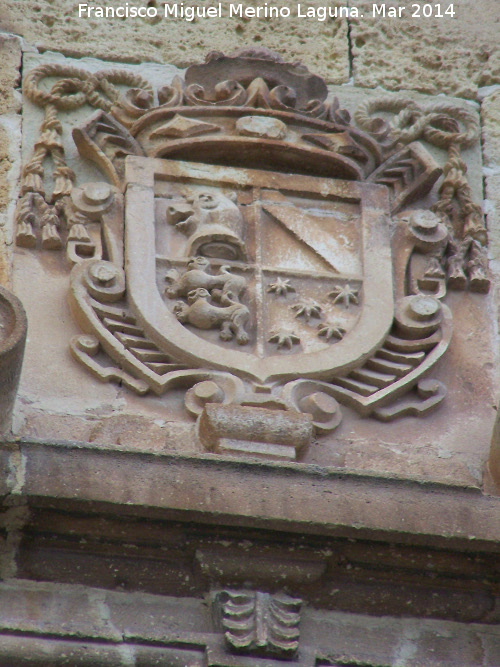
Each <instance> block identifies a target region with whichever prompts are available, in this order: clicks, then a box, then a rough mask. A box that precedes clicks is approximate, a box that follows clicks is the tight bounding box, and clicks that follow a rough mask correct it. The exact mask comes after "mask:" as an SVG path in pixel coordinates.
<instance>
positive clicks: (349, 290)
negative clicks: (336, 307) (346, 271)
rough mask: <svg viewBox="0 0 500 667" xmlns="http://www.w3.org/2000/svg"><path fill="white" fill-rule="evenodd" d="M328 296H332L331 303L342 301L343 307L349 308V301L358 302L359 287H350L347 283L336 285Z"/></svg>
mask: <svg viewBox="0 0 500 667" xmlns="http://www.w3.org/2000/svg"><path fill="white" fill-rule="evenodd" d="M328 296H331V297H333V303H339V302H341V303H343V304H344V308H349V306H350V305H351V303H353V304H355V305H356V304H357V303H359V287H351V286H350V285H349V283H346V284H345V285H337V286H336V287H335V289H334V290H333V292H330V294H329V295H328Z"/></svg>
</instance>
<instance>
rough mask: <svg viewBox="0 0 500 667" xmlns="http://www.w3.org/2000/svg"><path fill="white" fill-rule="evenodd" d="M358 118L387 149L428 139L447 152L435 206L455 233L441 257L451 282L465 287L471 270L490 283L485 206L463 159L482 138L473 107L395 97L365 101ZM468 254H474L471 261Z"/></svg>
mask: <svg viewBox="0 0 500 667" xmlns="http://www.w3.org/2000/svg"><path fill="white" fill-rule="evenodd" d="M377 112H383V113H392V114H394V116H393V118H392V119H391V120H390V121H387V120H385V119H384V118H382V117H380V116H377V115H376V114H377ZM354 117H355V120H356V122H357V123H358V125H359V126H360V127H361V128H362V129H363V130H365V131H367V132H369V133H370V134H373V135H374V136H376V137H377V138H378V139H379V140H380V141H383V142H385V145H386V148H387V149H388V150H394V149H396V148H397V147H399V146H401V145H407V144H409V143H411V142H413V141H417V140H419V139H424V140H425V141H428V142H429V143H430V144H432V145H433V146H437V147H439V148H443V149H446V150H447V151H448V159H447V161H446V164H445V165H444V169H443V171H444V180H443V182H442V184H441V187H440V189H439V200H438V201H437V202H436V203H435V204H434V205H433V206H432V210H433V211H434V212H435V213H437V214H438V215H439V216H440V218H441V220H442V221H443V223H445V224H446V226H447V227H448V230H449V232H450V242H449V244H448V248H447V254H448V256H447V258H445V257H444V256H442V257H440V258H439V261H440V262H442V263H446V264H447V269H448V271H447V274H448V280H449V283H450V284H452V285H454V286H455V287H458V288H460V289H463V288H464V287H465V284H466V283H467V278H466V275H465V270H468V272H469V276H470V279H471V285H472V284H473V283H474V282H475V285H476V287H475V288H476V289H478V290H481V291H484V290H485V289H486V288H485V285H486V284H487V282H488V279H487V276H486V267H487V257H486V246H487V243H488V238H487V233H486V226H485V222H484V216H483V213H482V209H481V206H479V205H478V204H476V203H475V202H474V199H473V196H472V190H471V188H470V185H469V182H468V180H467V176H466V174H467V165H466V164H465V162H464V161H463V159H462V157H461V150H462V149H463V148H468V147H470V146H472V145H474V143H475V142H476V141H477V140H478V139H479V136H480V126H479V121H478V119H477V117H476V116H475V115H474V114H473V113H471V112H470V111H469V110H467V109H465V108H462V107H457V106H454V105H451V104H446V103H441V104H440V103H437V104H431V105H428V106H424V107H421V106H420V105H418V104H417V102H415V100H412V99H395V98H393V97H381V98H376V99H373V100H368V101H367V102H364V103H362V104H360V106H359V107H358V109H357V111H356V113H355V116H354ZM461 126H462V128H463V129H460V128H461ZM467 255H469V257H470V259H469V261H468V263H467Z"/></svg>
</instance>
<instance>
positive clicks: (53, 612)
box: [0, 581, 500, 667]
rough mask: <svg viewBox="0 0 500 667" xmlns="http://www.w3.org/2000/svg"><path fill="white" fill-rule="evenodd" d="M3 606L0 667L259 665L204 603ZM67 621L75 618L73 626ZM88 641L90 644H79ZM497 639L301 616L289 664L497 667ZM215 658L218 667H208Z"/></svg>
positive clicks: (88, 593)
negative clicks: (235, 648) (229, 639)
mask: <svg viewBox="0 0 500 667" xmlns="http://www.w3.org/2000/svg"><path fill="white" fill-rule="evenodd" d="M0 599H1V600H2V601H4V600H5V603H4V604H2V606H1V607H0V626H1V629H2V630H3V632H2V634H1V640H0V659H1V660H4V661H6V664H16V666H17V665H25V664H26V665H28V664H30V665H40V666H41V665H46V664H47V660H50V664H53V665H57V666H60V665H61V666H62V665H67V666H69V665H82V666H83V665H84V666H87V665H89V666H90V665H95V664H96V661H97V660H98V661H99V664H100V665H101V664H102V665H105V666H106V667H114V666H115V665H116V666H117V667H118V665H125V664H134V665H138V666H142V665H144V667H146V666H147V667H150V666H151V665H165V666H167V665H168V666H175V667H186V665H190V667H199V666H200V667H201V665H202V664H203V665H206V664H207V661H206V660H207V657H208V664H214V665H215V664H217V665H220V664H224V665H233V664H236V665H250V664H255V662H253V663H252V662H250V661H247V662H245V661H244V660H243V661H242V662H240V660H241V658H238V657H234V658H231V657H230V655H228V654H227V653H225V651H224V650H223V647H222V636H221V634H220V631H217V629H216V628H215V627H214V626H213V625H211V624H210V623H209V622H207V620H208V619H207V607H206V604H205V603H204V602H203V601H202V600H200V599H189V600H188V599H186V600H182V599H178V598H177V599H176V598H171V597H161V596H152V595H144V594H135V595H134V594H132V595H130V594H126V593H106V592H104V591H100V590H98V589H91V588H88V589H83V588H82V587H79V586H68V585H53V584H43V583H31V582H24V581H18V582H13V583H11V584H0ZM117 610H121V611H120V613H118V614H117ZM65 612H66V613H68V612H69V613H71V614H72V615H73V618H72V619H71V621H70V622H68V619H67V617H66V616H64V614H65ZM49 613H50V616H51V618H50V619H49V618H48V614H49ZM140 619H148V621H147V622H141V621H140ZM149 619H151V620H153V619H154V620H153V624H154V626H155V628H154V632H153V633H151V632H150V631H149V629H148V627H147V625H148V623H149ZM12 620H14V622H15V627H16V630H18V631H21V632H24V633H27V634H26V635H24V636H22V635H21V636H17V637H14V636H9V634H6V633H5V631H7V632H8V630H9V629H10V627H11V623H12ZM56 620H58V621H59V625H58V626H57V627H56V625H55V621H56ZM99 621H100V625H99V626H97V627H96V626H95V625H94V624H95V623H96V622H99ZM138 621H139V622H138ZM111 624H113V625H111ZM110 627H112V628H113V629H112V631H111V634H110V632H109V628H110ZM0 632H1V631H0ZM54 637H57V640H55V639H54ZM89 637H92V641H91V642H89V641H85V638H89ZM499 639H500V637H499V633H498V629H497V628H496V627H495V626H487V625H481V624H470V625H468V626H465V625H463V624H460V623H452V622H443V621H432V620H425V619H421V620H414V619H404V618H402V619H397V618H390V617H382V618H370V617H367V616H364V615H361V614H343V613H339V612H320V611H317V610H315V609H312V608H310V607H305V609H304V610H303V612H302V619H301V641H300V650H299V654H298V657H297V659H296V661H294V664H296V663H297V664H300V665H312V664H314V662H315V659H316V658H317V659H322V661H323V662H325V663H326V664H328V662H329V663H330V664H336V663H337V662H340V663H345V662H353V663H360V664H361V663H363V664H381V665H391V666H394V667H399V666H400V665H403V664H404V665H405V667H421V666H422V665H427V664H432V665H433V667H456V666H457V665H467V667H496V665H497V664H498V663H497V662H496V660H497V658H498V652H497V648H496V647H497V646H498V643H499ZM106 641H107V642H108V643H106ZM213 649H215V651H213ZM214 653H217V654H218V655H219V656H220V657H219V659H221V658H222V660H223V662H222V663H220V662H215V663H212V662H211V656H212V655H213V654H214ZM8 661H9V662H8ZM266 664H272V665H274V664H278V663H275V662H274V661H271V662H269V663H268V662H266ZM284 664H285V663H284Z"/></svg>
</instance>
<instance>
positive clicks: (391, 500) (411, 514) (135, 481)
mask: <svg viewBox="0 0 500 667" xmlns="http://www.w3.org/2000/svg"><path fill="white" fill-rule="evenodd" d="M21 453H22V455H23V457H24V463H25V477H24V483H23V485H22V486H21V487H20V488H19V489H18V493H22V494H25V495H28V496H41V497H46V498H58V499H68V500H76V499H78V498H80V499H82V500H86V501H97V502H112V503H117V504H127V505H132V506H139V507H144V508H148V507H151V508H160V509H164V510H173V511H174V512H175V511H181V512H182V511H185V512H188V513H189V515H192V516H193V517H199V516H200V515H205V514H206V515H207V517H209V516H219V517H222V516H226V517H229V518H228V520H229V521H233V520H235V519H236V520H237V521H238V522H239V523H243V524H245V525H249V523H250V525H251V524H252V522H255V518H254V517H255V516H258V517H259V525H261V522H263V523H265V524H268V525H269V526H271V527H273V528H275V529H281V528H285V527H288V528H289V529H293V530H306V531H307V532H322V531H324V532H325V533H327V534H332V533H335V534H339V531H340V533H341V534H343V535H346V534H347V535H352V534H353V532H354V534H360V531H361V530H363V531H368V533H369V532H371V531H382V532H386V531H387V532H395V533H398V534H401V535H406V536H408V534H412V533H417V534H418V535H420V536H421V539H422V540H425V539H426V538H425V537H424V536H425V535H429V536H432V541H433V543H434V544H438V543H439V541H440V540H442V539H454V540H465V542H468V540H470V539H473V540H475V541H477V542H479V541H485V542H488V543H490V544H491V545H493V543H494V541H495V540H497V539H498V536H500V514H499V512H498V506H499V502H500V501H499V500H498V499H496V498H489V497H486V496H483V495H482V494H481V492H480V491H479V490H476V489H472V488H471V489H469V490H466V489H463V488H460V486H461V484H463V482H462V481H460V482H459V483H458V484H457V483H455V485H453V486H444V485H443V486H442V487H441V486H439V485H438V486H434V485H432V484H430V485H428V486H427V485H425V484H422V483H420V484H415V485H414V484H413V483H411V482H405V481H402V480H397V479H392V480H388V481H385V482H383V483H381V480H380V478H377V477H375V476H374V475H373V474H371V475H370V474H368V475H365V476H363V475H354V474H352V473H351V474H346V472H345V471H344V472H342V471H338V470H337V471H335V470H333V469H330V470H327V469H324V468H323V469H322V470H320V471H318V469H317V467H316V466H307V465H304V464H294V465H293V464H282V467H281V468H278V469H277V468H276V467H274V466H273V465H272V464H264V463H261V464H259V463H257V462H253V463H252V462H250V461H248V462H245V463H242V462H241V461H220V460H219V461H218V463H217V464H216V463H215V459H214V458H213V456H212V455H208V454H205V455H201V456H200V457H196V458H195V457H173V456H168V455H156V456H153V455H151V454H145V453H131V452H117V451H116V450H112V449H105V450H102V449H99V448H91V447H89V446H84V445H77V446H67V445H62V444H59V445H41V444H29V443H25V444H22V445H21ZM291 480H293V482H292V481H291ZM291 488H293V494H292V498H293V502H290V497H291V495H290V494H291V491H290V489H291ZM416 506H418V507H419V508H420V509H419V512H415V507H416ZM230 517H232V518H230ZM220 520H221V519H220ZM353 525H354V526H355V528H352V526H353ZM365 534H366V533H365ZM405 539H406V538H405ZM419 539H420V538H419Z"/></svg>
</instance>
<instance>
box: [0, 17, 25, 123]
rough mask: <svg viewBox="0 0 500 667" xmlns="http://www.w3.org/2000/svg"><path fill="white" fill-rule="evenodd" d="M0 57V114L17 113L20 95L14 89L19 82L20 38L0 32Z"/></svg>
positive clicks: (19, 106) (19, 107) (19, 105)
mask: <svg viewBox="0 0 500 667" xmlns="http://www.w3.org/2000/svg"><path fill="white" fill-rule="evenodd" d="M0 29H1V28H0ZM0 57H1V59H2V60H1V63H2V64H1V66H0V115H1V114H5V113H9V112H10V111H14V112H16V113H17V112H19V111H20V109H21V97H20V95H19V94H18V92H17V91H16V89H17V88H18V86H19V84H20V83H21V73H20V70H21V40H20V39H19V38H18V37H16V36H14V35H4V34H1V33H0Z"/></svg>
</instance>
